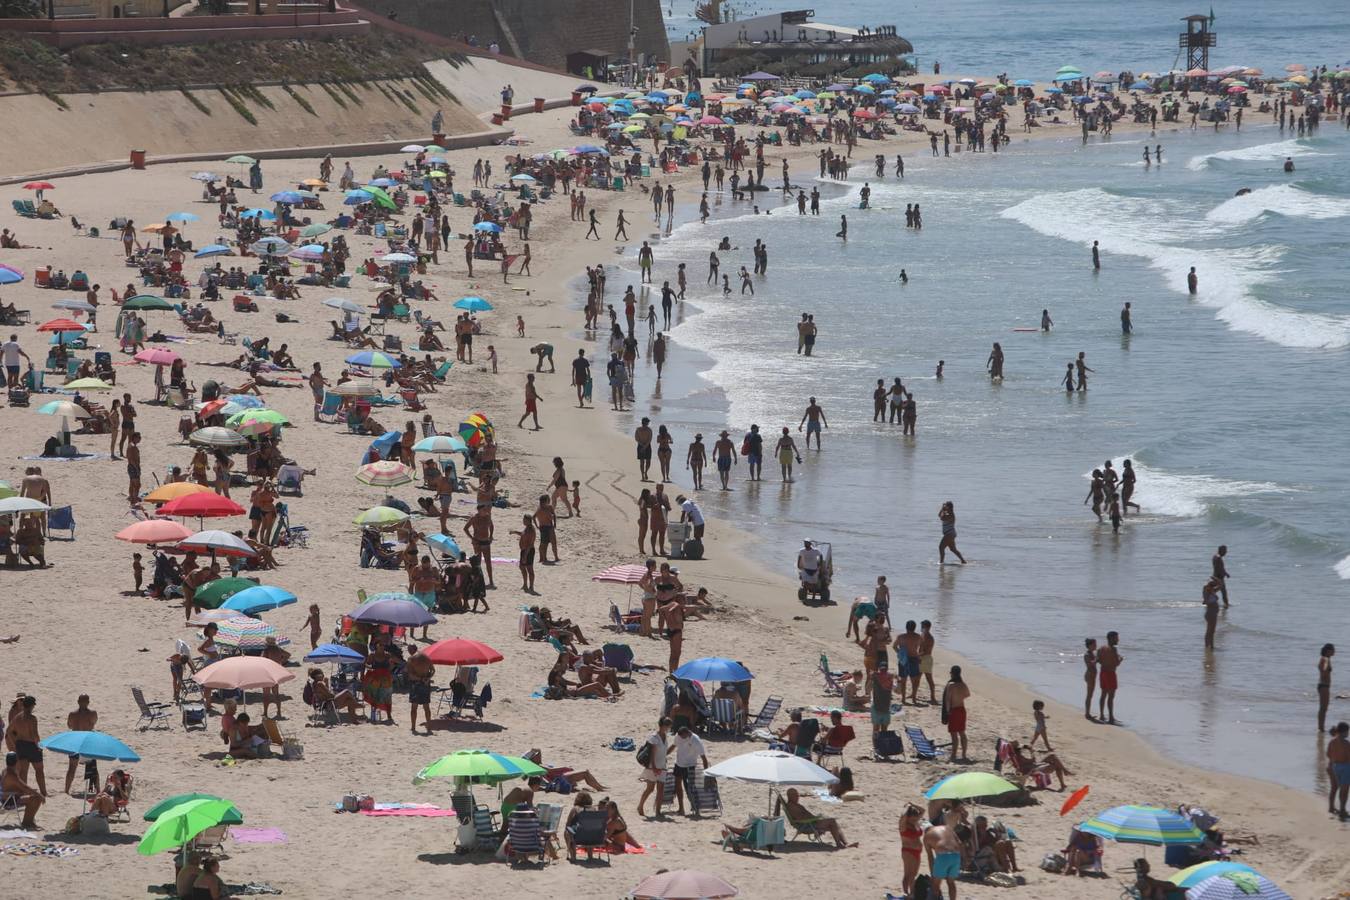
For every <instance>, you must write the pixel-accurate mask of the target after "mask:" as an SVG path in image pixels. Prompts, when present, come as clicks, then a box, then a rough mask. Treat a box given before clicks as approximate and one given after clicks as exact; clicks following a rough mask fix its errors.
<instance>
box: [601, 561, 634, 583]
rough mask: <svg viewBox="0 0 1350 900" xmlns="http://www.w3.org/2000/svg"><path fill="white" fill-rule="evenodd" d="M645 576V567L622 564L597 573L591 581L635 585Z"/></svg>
mask: <svg viewBox="0 0 1350 900" xmlns="http://www.w3.org/2000/svg"><path fill="white" fill-rule="evenodd" d="M646 574H647V567H646V566H639V565H637V564H636V563H623V564H622V565H617V566H610V567H609V568H608V569H605V570H604V571H602V572H597V573H596V574H594V575H592V576H591V581H601V582H604V583H606V584H637V583H639V582H640V581H642V578H643V576H644V575H646Z"/></svg>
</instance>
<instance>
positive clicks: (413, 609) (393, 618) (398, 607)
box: [351, 591, 436, 628]
mask: <svg viewBox="0 0 1350 900" xmlns="http://www.w3.org/2000/svg"><path fill="white" fill-rule="evenodd" d="M405 598H406V599H405ZM351 618H352V620H353V621H355V622H364V623H365V624H367V625H389V626H391V627H394V628H413V627H416V626H418V625H433V624H435V622H436V617H435V616H433V615H432V614H431V613H430V612H428V611H427V608H426V607H425V606H423V605H422V604H421V603H418V602H417V601H416V600H414V599H413V597H412V595H411V594H405V593H403V592H402V591H387V592H385V593H383V594H376V595H375V596H374V597H371V598H370V599H368V600H367V601H366V602H365V603H362V604H361V605H360V606H358V607H357V608H356V609H354V610H352V612H351Z"/></svg>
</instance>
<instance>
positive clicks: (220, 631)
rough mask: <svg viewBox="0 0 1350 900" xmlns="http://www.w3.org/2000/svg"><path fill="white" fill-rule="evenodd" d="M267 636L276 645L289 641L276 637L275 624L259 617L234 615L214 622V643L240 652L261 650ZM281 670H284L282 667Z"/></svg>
mask: <svg viewBox="0 0 1350 900" xmlns="http://www.w3.org/2000/svg"><path fill="white" fill-rule="evenodd" d="M268 638H272V639H273V640H274V641H276V643H277V644H278V645H283V644H288V643H290V641H288V640H287V639H286V638H278V637H277V629H276V626H274V625H269V624H268V623H266V622H264V621H262V620H261V619H254V618H251V617H249V616H235V617H234V618H230V619H226V620H225V621H223V622H218V623H217V624H216V643H218V644H221V645H222V646H225V647H234V648H235V649H236V650H238V651H240V652H241V653H246V652H248V651H250V650H262V649H263V648H265V647H266V646H267V639H268ZM283 671H285V670H284V669H283ZM291 677H292V678H293V677H295V676H291ZM264 687H270V685H264Z"/></svg>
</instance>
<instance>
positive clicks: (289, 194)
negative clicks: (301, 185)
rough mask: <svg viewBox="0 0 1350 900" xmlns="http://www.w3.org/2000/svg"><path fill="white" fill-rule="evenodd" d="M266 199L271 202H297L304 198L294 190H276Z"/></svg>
mask: <svg viewBox="0 0 1350 900" xmlns="http://www.w3.org/2000/svg"><path fill="white" fill-rule="evenodd" d="M267 199H268V200H271V201H272V202H273V203H299V202H301V201H302V200H304V199H305V198H304V197H302V196H300V194H299V193H297V192H296V191H277V192H276V193H275V194H273V195H272V196H270V197H268V198H267Z"/></svg>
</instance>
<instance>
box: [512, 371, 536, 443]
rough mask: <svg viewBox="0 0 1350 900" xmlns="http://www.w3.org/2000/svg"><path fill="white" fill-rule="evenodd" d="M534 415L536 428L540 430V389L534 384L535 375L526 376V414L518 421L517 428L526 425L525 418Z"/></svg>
mask: <svg viewBox="0 0 1350 900" xmlns="http://www.w3.org/2000/svg"><path fill="white" fill-rule="evenodd" d="M531 416H533V417H534V430H535V431H538V430H539V391H538V390H536V389H535V386H534V375H532V374H531V375H526V376H525V415H523V416H521V417H520V421H519V422H517V423H516V427H517V428H524V427H525V420H526V419H528V418H530V417H531Z"/></svg>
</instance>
